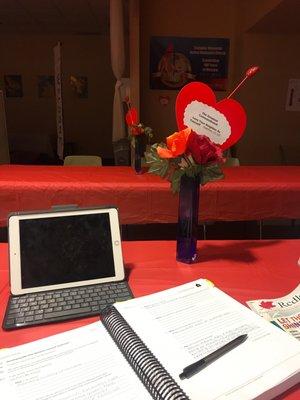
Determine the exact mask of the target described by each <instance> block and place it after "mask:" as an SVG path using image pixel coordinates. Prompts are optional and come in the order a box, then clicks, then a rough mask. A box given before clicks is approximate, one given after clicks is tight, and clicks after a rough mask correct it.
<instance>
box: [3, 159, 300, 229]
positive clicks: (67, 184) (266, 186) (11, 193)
mask: <svg viewBox="0 0 300 400" xmlns="http://www.w3.org/2000/svg"><path fill="white" fill-rule="evenodd" d="M224 173H225V178H224V179H223V180H220V181H216V182H209V183H208V184H207V185H205V186H203V187H201V193H200V208H199V218H200V220H203V221H209V220H211V221H246V220H263V219H274V218H288V219H297V218H300V166H241V167H234V168H224ZM59 204H77V205H79V206H94V205H107V204H112V205H116V206H118V208H119V212H120V220H121V224H148V223H174V222H177V209H178V196H176V195H173V194H172V192H171V190H170V185H169V182H167V181H165V180H163V179H161V178H160V177H159V176H155V175H152V174H149V173H144V174H139V175H138V174H136V173H135V172H134V170H133V169H132V168H131V167H74V166H68V167H66V166H24V165H0V225H1V226H5V225H6V223H7V215H8V213H10V212H12V211H20V210H41V209H48V208H50V207H51V206H53V205H59Z"/></svg>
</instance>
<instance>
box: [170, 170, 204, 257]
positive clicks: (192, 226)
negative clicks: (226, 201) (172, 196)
mask: <svg viewBox="0 0 300 400" xmlns="http://www.w3.org/2000/svg"><path fill="white" fill-rule="evenodd" d="M199 194H200V176H199V175H196V176H193V177H190V176H187V175H182V177H181V180H180V190H179V205H178V227H177V249H176V260H177V261H180V262H183V263H187V264H191V263H192V262H193V261H195V259H196V257H197V231H198V210H199Z"/></svg>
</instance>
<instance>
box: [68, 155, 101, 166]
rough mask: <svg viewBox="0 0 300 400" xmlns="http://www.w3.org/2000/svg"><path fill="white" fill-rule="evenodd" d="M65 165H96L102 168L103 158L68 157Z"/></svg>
mask: <svg viewBox="0 0 300 400" xmlns="http://www.w3.org/2000/svg"><path fill="white" fill-rule="evenodd" d="M64 165H85V166H92V165H94V166H97V167H100V166H101V165H102V158H101V157H100V156H66V157H65V159H64Z"/></svg>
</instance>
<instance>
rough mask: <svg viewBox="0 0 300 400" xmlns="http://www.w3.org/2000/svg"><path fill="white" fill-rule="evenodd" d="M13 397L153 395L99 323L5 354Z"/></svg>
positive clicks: (4, 388) (1, 373)
mask: <svg viewBox="0 0 300 400" xmlns="http://www.w3.org/2000/svg"><path fill="white" fill-rule="evenodd" d="M0 393H1V398H3V399H9V400H37V399H39V400H40V399H51V400H77V399H78V400H79V399H80V400H92V399H110V400H112V399H116V400H120V399H129V400H136V399H145V400H147V399H151V396H150V395H149V393H148V392H147V390H146V389H145V388H144V386H143V384H142V383H141V382H140V380H139V379H138V377H137V376H136V375H135V373H134V372H133V371H132V369H131V367H130V366H129V365H128V364H127V362H126V360H125V359H124V357H123V356H122V354H121V353H120V352H119V350H118V349H117V347H116V345H115V344H114V342H113V341H112V339H111V338H110V336H109V335H108V333H107V332H106V330H105V328H104V326H103V325H102V324H101V323H100V322H96V323H94V324H91V325H87V326H84V327H82V328H78V329H75V330H72V331H68V332H64V333H61V334H58V335H54V336H51V337H49V338H46V339H41V340H38V341H36V342H32V343H29V344H25V345H22V346H17V347H14V348H12V349H6V350H4V351H3V352H1V353H0Z"/></svg>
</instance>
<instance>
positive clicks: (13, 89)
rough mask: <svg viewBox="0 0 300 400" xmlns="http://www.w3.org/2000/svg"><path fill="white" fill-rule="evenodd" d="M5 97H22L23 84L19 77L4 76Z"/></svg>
mask: <svg viewBox="0 0 300 400" xmlns="http://www.w3.org/2000/svg"><path fill="white" fill-rule="evenodd" d="M4 87H5V96H6V97H23V84H22V76H21V75H4Z"/></svg>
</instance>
